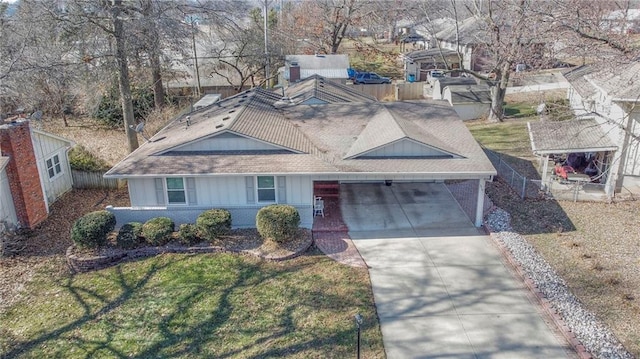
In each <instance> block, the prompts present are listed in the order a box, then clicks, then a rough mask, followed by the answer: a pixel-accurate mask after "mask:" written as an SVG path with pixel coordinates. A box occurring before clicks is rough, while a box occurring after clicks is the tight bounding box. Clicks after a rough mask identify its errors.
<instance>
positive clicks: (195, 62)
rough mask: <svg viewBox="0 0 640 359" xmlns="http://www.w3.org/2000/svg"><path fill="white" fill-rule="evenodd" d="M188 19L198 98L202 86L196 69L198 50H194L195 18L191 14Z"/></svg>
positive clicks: (198, 71)
mask: <svg viewBox="0 0 640 359" xmlns="http://www.w3.org/2000/svg"><path fill="white" fill-rule="evenodd" d="M189 21H190V22H191V43H192V44H193V61H194V65H195V67H196V81H197V82H198V88H197V91H196V95H197V96H198V98H200V93H201V91H202V87H201V86H200V70H199V69H198V51H197V50H196V30H195V25H194V23H195V20H194V18H193V15H189Z"/></svg>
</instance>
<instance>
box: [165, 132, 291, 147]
mask: <svg viewBox="0 0 640 359" xmlns="http://www.w3.org/2000/svg"><path fill="white" fill-rule="evenodd" d="M278 149H279V148H278V147H275V146H272V145H269V144H267V143H264V142H260V141H256V140H252V139H249V138H245V137H242V136H237V135H234V134H229V133H224V134H221V135H218V136H215V137H210V138H206V139H203V140H200V141H197V142H194V143H190V144H187V145H184V146H182V147H179V148H177V149H176V151H255V150H278Z"/></svg>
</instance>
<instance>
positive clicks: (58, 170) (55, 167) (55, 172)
mask: <svg viewBox="0 0 640 359" xmlns="http://www.w3.org/2000/svg"><path fill="white" fill-rule="evenodd" d="M46 164H47V173H48V174H49V179H54V178H56V177H58V176H60V174H62V166H61V165H60V157H58V155H53V157H51V158H49V159H47V161H46Z"/></svg>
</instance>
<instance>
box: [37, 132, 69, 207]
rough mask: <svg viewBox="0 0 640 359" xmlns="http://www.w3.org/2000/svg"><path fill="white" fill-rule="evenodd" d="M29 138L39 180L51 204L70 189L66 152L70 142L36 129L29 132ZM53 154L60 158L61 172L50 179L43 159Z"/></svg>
mask: <svg viewBox="0 0 640 359" xmlns="http://www.w3.org/2000/svg"><path fill="white" fill-rule="evenodd" d="M31 138H32V142H33V148H34V150H35V155H36V161H37V165H38V171H39V172H40V181H41V183H42V187H43V190H44V192H45V195H46V197H47V202H48V203H49V204H51V203H53V202H54V201H55V200H56V199H58V198H59V197H60V196H62V195H63V194H65V193H66V192H68V191H70V190H71V187H72V185H73V180H72V178H71V168H70V167H69V160H68V158H67V153H66V151H67V148H68V147H69V146H70V145H71V143H70V142H68V141H63V140H61V139H59V138H56V137H53V136H48V135H46V134H43V133H41V132H37V131H32V132H31ZM55 155H58V158H59V159H60V166H61V169H62V173H61V175H59V176H57V177H54V178H53V179H50V178H49V174H48V172H47V165H46V162H45V161H46V160H47V159H49V158H51V157H53V156H55Z"/></svg>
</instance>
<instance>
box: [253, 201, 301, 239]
mask: <svg viewBox="0 0 640 359" xmlns="http://www.w3.org/2000/svg"><path fill="white" fill-rule="evenodd" d="M298 226H300V214H299V213H298V210H297V209H296V208H295V207H293V206H289V205H284V204H273V205H270V206H266V207H262V208H261V209H260V210H259V211H258V214H257V215H256V228H257V229H258V233H260V235H261V236H262V238H265V239H271V240H273V241H275V242H278V243H282V242H286V241H287V240H289V239H291V238H292V237H293V236H294V235H295V234H296V232H297V231H298Z"/></svg>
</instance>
